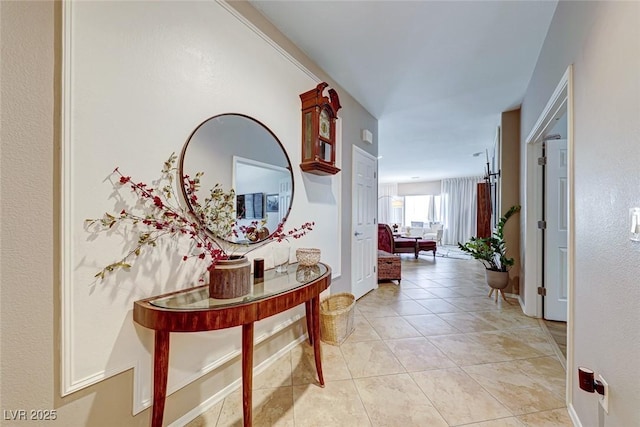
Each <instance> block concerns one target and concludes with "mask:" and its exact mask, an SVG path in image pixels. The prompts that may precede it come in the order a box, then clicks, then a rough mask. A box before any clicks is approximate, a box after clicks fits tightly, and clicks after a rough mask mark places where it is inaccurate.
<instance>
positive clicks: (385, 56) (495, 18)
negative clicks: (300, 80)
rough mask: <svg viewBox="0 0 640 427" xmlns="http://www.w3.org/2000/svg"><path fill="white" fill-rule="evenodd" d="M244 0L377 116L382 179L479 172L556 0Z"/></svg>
mask: <svg viewBox="0 0 640 427" xmlns="http://www.w3.org/2000/svg"><path fill="white" fill-rule="evenodd" d="M250 3H251V4H252V5H253V6H254V7H255V8H256V9H258V11H260V12H261V13H262V14H263V15H264V16H265V17H266V18H267V19H268V20H269V21H271V22H272V23H273V24H274V25H275V26H276V27H278V28H279V29H280V31H282V33H284V34H285V35H286V36H287V37H288V38H289V39H290V40H291V41H293V42H294V43H295V44H296V45H297V46H298V47H299V48H301V49H302V50H303V51H304V52H305V53H306V54H307V55H308V56H309V57H310V58H311V59H312V60H313V61H314V62H315V63H316V64H318V65H319V66H320V67H321V68H322V69H323V70H325V71H326V72H327V73H328V74H329V75H330V76H331V77H332V78H333V79H334V80H335V81H336V82H337V83H338V84H339V85H340V86H342V88H344V89H345V90H346V91H348V92H349V93H350V94H351V95H352V96H353V97H354V98H355V99H356V100H358V102H360V104H362V105H363V106H364V108H366V109H367V110H368V111H369V112H370V113H371V114H372V115H373V116H375V117H376V118H377V119H378V126H379V136H378V138H379V141H378V142H379V156H380V157H379V182H381V183H383V182H419V181H434V180H440V179H443V178H453V177H463V176H473V175H482V174H483V170H484V169H483V168H484V167H485V162H486V157H485V155H484V154H485V150H489V152H492V150H493V147H494V143H495V140H496V133H497V128H498V126H499V121H500V113H501V112H503V111H509V110H512V109H514V108H517V107H518V106H519V105H520V103H521V102H522V99H523V96H524V94H525V91H526V88H527V85H528V84H529V80H530V78H531V75H532V73H533V70H534V67H535V65H536V61H537V58H538V54H539V53H540V50H541V48H542V44H543V42H544V39H545V37H546V34H547V30H548V28H549V24H550V22H551V18H552V17H553V13H554V11H555V8H556V4H557V1H556V0H553V1H521V0H520V1H513V0H508V1H290V0H289V1H273V0H267V1H261V0H251V1H250ZM474 153H476V156H475V157H474V156H473V154H474ZM477 153H482V154H481V155H477Z"/></svg>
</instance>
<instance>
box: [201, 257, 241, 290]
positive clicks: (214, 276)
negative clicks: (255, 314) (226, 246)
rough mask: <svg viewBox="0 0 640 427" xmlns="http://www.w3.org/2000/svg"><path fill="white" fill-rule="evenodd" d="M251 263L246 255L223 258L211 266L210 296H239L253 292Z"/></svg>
mask: <svg viewBox="0 0 640 427" xmlns="http://www.w3.org/2000/svg"><path fill="white" fill-rule="evenodd" d="M250 276H251V263H249V260H248V259H247V258H246V257H244V256H236V257H231V258H230V259H221V260H219V261H218V262H216V264H215V265H214V266H212V267H211V268H209V297H210V298H216V299H229V298H238V297H241V296H244V295H247V294H249V293H250V292H251V279H250Z"/></svg>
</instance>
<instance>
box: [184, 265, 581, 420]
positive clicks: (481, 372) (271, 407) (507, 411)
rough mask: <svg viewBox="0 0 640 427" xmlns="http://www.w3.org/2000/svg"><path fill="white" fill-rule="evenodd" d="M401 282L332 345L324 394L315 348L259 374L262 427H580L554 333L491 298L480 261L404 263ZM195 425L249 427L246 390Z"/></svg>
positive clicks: (366, 300)
mask: <svg viewBox="0 0 640 427" xmlns="http://www.w3.org/2000/svg"><path fill="white" fill-rule="evenodd" d="M402 277H403V279H402V282H401V285H400V286H398V285H397V284H394V283H391V282H389V283H381V284H380V287H379V288H378V289H376V290H375V291H373V292H371V293H369V294H367V295H365V296H364V297H363V298H361V299H360V300H358V302H357V305H356V312H355V316H356V329H355V331H354V332H353V334H352V335H351V336H350V337H349V338H348V339H347V340H346V341H345V342H344V343H343V344H342V345H341V346H339V347H336V346H331V345H325V344H323V346H322V351H323V370H324V377H325V382H326V387H325V388H320V387H318V385H317V383H316V373H315V365H314V362H313V352H312V349H311V347H310V346H309V345H308V343H307V342H304V343H302V344H301V345H300V346H298V347H296V348H294V349H293V350H291V351H290V352H289V353H288V354H287V355H286V356H284V357H282V358H281V359H279V360H278V361H277V362H275V363H274V364H273V365H271V366H270V367H269V368H268V369H267V370H266V371H265V372H263V373H261V374H260V375H257V376H256V378H255V379H254V394H253V405H254V409H253V414H254V416H253V418H254V420H253V425H254V426H296V427H302V426H323V427H326V426H348V427H352V426H401V427H408V426H421V427H440V426H442V427H447V426H463V425H464V426H474V427H524V426H549V427H550V426H571V425H572V423H571V420H570V418H569V416H568V414H567V410H566V407H565V403H564V402H565V400H564V394H565V371H564V370H563V368H562V365H561V364H560V363H559V361H558V359H557V356H556V353H555V351H554V348H553V347H552V344H551V341H550V339H549V337H548V335H547V334H546V333H545V332H544V331H543V329H542V328H541V326H540V325H539V323H538V321H537V320H536V319H531V318H528V317H526V316H524V315H523V314H522V311H521V309H520V306H519V304H518V303H517V302H516V301H512V305H509V304H506V303H505V302H504V301H498V303H496V302H494V300H493V299H492V298H488V296H487V295H488V288H487V286H486V284H484V273H483V270H482V266H481V265H480V263H478V262H477V261H473V260H459V259H451V258H440V257H438V258H433V257H432V256H430V255H424V256H423V255H421V256H420V258H419V259H418V260H414V259H413V257H412V256H407V257H404V256H403V258H402ZM274 384H277V385H278V387H276V388H272V387H273V385H274ZM188 425H189V427H196V426H240V425H242V397H241V391H240V390H236V391H235V392H234V393H232V394H231V395H230V396H228V397H227V398H226V399H225V400H224V401H223V402H220V403H218V404H217V405H215V406H214V407H213V408H211V409H210V410H209V411H208V412H206V413H205V414H203V415H202V416H200V417H198V418H197V419H195V420H194V421H192V422H191V423H189V424H188Z"/></svg>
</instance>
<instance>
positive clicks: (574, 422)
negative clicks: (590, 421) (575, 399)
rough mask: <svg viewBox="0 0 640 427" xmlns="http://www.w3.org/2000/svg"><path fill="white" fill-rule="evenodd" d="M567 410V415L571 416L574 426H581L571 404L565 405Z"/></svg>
mask: <svg viewBox="0 0 640 427" xmlns="http://www.w3.org/2000/svg"><path fill="white" fill-rule="evenodd" d="M567 411H569V417H570V418H571V422H573V425H574V427H582V423H581V422H580V418H579V417H578V414H577V413H576V410H575V408H574V407H573V405H572V404H569V405H567Z"/></svg>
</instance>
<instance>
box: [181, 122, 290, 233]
mask: <svg viewBox="0 0 640 427" xmlns="http://www.w3.org/2000/svg"><path fill="white" fill-rule="evenodd" d="M197 172H204V174H203V175H202V177H201V178H200V184H201V185H200V189H199V190H198V193H197V194H196V195H197V196H198V199H199V200H204V199H205V198H206V197H207V195H208V194H209V191H210V189H211V188H213V187H214V186H215V185H216V184H220V185H221V186H222V188H223V189H224V190H225V191H228V190H230V189H234V190H235V192H236V217H237V218H238V220H237V227H236V228H237V230H238V235H237V237H234V239H235V240H233V242H234V243H248V244H251V243H257V242H260V241H262V240H265V239H266V238H268V237H269V235H270V234H271V233H273V232H274V231H276V228H277V227H278V224H279V223H280V222H282V221H284V220H285V219H286V217H287V216H288V214H289V210H290V209H291V202H292V200H293V175H292V173H291V162H290V161H289V157H288V156H287V153H286V152H285V150H284V148H283V147H282V144H281V143H280V141H279V140H278V139H277V138H276V136H275V135H274V134H273V133H272V132H271V131H270V130H269V129H268V128H267V127H265V126H264V125H263V124H262V123H260V122H258V121H257V120H255V119H253V118H251V117H248V116H244V115H241V114H221V115H218V116H214V117H211V118H210V119H207V120H205V121H204V122H203V123H201V124H200V125H199V126H198V127H197V128H196V129H195V130H194V131H193V133H192V134H191V136H190V137H189V139H188V140H187V142H186V144H185V145H184V147H183V149H182V154H181V155H180V177H181V178H183V177H184V176H185V175H189V176H191V177H194V176H195V175H196V173H197ZM183 191H184V189H183ZM187 204H188V205H189V208H190V209H193V206H191V204H190V203H189V201H188V200H187ZM256 223H257V226H256V227H253V229H252V227H249V230H248V231H247V232H246V233H242V232H240V231H239V229H240V227H242V226H245V227H246V226H251V224H256Z"/></svg>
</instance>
